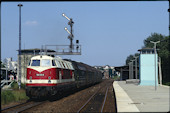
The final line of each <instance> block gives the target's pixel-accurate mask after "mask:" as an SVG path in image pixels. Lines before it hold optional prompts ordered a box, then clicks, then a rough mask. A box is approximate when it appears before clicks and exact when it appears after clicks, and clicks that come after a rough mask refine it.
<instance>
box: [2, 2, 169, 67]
mask: <svg viewBox="0 0 170 113" xmlns="http://www.w3.org/2000/svg"><path fill="white" fill-rule="evenodd" d="M19 3H21V4H23V7H22V8H21V15H22V18H21V49H34V48H41V47H42V45H69V44H70V40H69V39H68V38H67V37H68V33H67V32H66V31H65V30H64V28H65V27H67V28H68V29H69V25H68V24H67V23H68V20H67V19H66V18H64V17H63V16H62V13H65V14H66V15H67V17H69V18H72V19H73V21H74V24H73V34H74V39H73V43H74V44H76V40H79V44H80V45H81V48H82V54H81V55H62V56H60V57H62V58H67V59H72V60H75V61H79V62H83V63H86V64H89V65H91V66H96V65H97V66H104V65H110V66H123V65H125V61H126V58H127V56H129V55H130V54H135V53H139V52H138V49H141V48H142V47H143V46H144V43H143V40H145V39H146V38H147V37H149V36H150V35H151V33H160V34H162V35H165V36H168V26H169V16H168V15H169V13H168V11H167V10H168V8H169V6H168V1H107V2H104V1H93V2H90V1H88V2H82V1H77V2H67V1H65V2H58V1H56V2H55V1H53V2H1V60H4V59H5V58H9V57H12V59H13V61H17V55H18V51H17V50H18V49H19V7H18V6H17V5H18V4H19ZM69 30H70V29H69Z"/></svg>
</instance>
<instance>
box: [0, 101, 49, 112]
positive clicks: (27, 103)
mask: <svg viewBox="0 0 170 113" xmlns="http://www.w3.org/2000/svg"><path fill="white" fill-rule="evenodd" d="M31 102H32V101H31ZM31 102H24V103H21V104H17V105H14V106H10V107H6V108H4V109H2V110H1V112H3V111H6V110H9V112H10V113H19V112H22V111H25V110H27V109H30V108H32V107H35V106H37V105H40V104H42V103H44V102H46V101H42V102H35V103H31ZM24 104H26V105H25V106H23V105H24ZM19 106H21V107H19ZM15 107H17V108H16V109H15ZM10 109H11V111H10Z"/></svg>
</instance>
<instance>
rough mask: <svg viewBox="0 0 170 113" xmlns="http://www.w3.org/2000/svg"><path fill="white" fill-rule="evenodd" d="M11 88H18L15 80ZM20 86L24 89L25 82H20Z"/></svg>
mask: <svg viewBox="0 0 170 113" xmlns="http://www.w3.org/2000/svg"><path fill="white" fill-rule="evenodd" d="M11 88H12V89H14V90H16V89H18V88H19V86H18V83H17V82H14V83H13V84H12V85H11ZM21 88H22V89H25V84H22V83H21Z"/></svg>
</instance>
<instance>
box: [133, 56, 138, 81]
mask: <svg viewBox="0 0 170 113" xmlns="http://www.w3.org/2000/svg"><path fill="white" fill-rule="evenodd" d="M134 58H135V77H136V79H137V74H138V73H137V58H138V56H135V57H134Z"/></svg>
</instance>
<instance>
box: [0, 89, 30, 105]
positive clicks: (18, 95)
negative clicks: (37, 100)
mask: <svg viewBox="0 0 170 113" xmlns="http://www.w3.org/2000/svg"><path fill="white" fill-rule="evenodd" d="M27 99H29V98H28V97H27V96H26V93H25V90H13V91H12V90H2V91H1V103H2V104H8V103H10V102H16V101H20V100H27Z"/></svg>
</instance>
